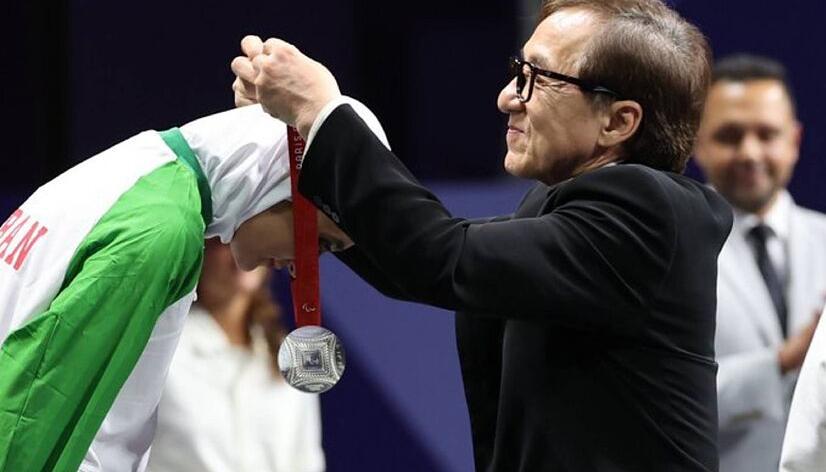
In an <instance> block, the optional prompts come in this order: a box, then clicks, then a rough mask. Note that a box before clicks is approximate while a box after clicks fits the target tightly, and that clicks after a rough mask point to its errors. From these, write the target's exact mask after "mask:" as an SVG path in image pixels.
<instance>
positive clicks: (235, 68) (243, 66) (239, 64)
mask: <svg viewBox="0 0 826 472" xmlns="http://www.w3.org/2000/svg"><path fill="white" fill-rule="evenodd" d="M256 57H258V56H256ZM230 68H231V69H232V73H233V74H235V75H236V76H238V78H240V79H241V80H245V81H247V82H252V81H254V80H255V76H256V75H258V69H256V68H255V66H254V65H253V62H252V61H250V60H249V58H246V57H244V56H238V57H236V58H235V59H233V60H232V63H231V64H230Z"/></svg>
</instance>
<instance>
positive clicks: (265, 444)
mask: <svg viewBox="0 0 826 472" xmlns="http://www.w3.org/2000/svg"><path fill="white" fill-rule="evenodd" d="M268 274H269V272H268V271H267V270H266V269H263V268H259V269H256V270H255V271H253V272H242V271H240V270H239V269H238V268H237V266H236V264H235V261H234V260H233V258H232V254H231V251H230V248H229V246H226V245H223V244H221V243H220V241H218V240H217V239H210V240H207V244H206V252H205V255H204V269H203V274H202V276H201V280H200V282H199V283H198V301H197V303H196V304H195V305H193V307H192V311H191V312H190V315H189V317H188V318H187V320H186V325H185V328H184V331H183V334H182V335H181V341H180V343H179V345H178V349H177V351H176V352H175V357H174V358H173V360H172V365H171V366H170V370H169V377H168V378H167V382H166V387H165V389H164V393H163V396H162V397H161V403H160V407H159V420H158V430H157V432H156V435H155V441H154V442H153V444H152V453H151V455H150V461H149V470H150V471H152V472H187V471H192V472H196V471H197V472H234V471H256V472H320V471H322V470H324V453H323V451H322V449H321V418H320V413H319V402H318V396H317V395H310V394H306V393H302V392H299V391H298V390H296V389H293V388H292V387H290V386H289V385H287V383H286V382H285V381H284V380H283V379H282V378H281V374H280V373H279V372H278V367H277V366H276V362H275V358H276V355H277V352H278V347H279V346H280V344H281V340H282V339H283V337H284V335H285V330H284V327H283V325H282V323H281V318H280V315H281V310H280V309H279V307H278V305H276V304H275V303H274V302H273V300H272V298H271V296H270V293H269V291H268V288H267V281H268Z"/></svg>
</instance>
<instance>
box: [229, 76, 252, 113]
mask: <svg viewBox="0 0 826 472" xmlns="http://www.w3.org/2000/svg"><path fill="white" fill-rule="evenodd" d="M232 91H233V92H234V95H235V106H236V107H238V108H240V107H245V106H247V105H254V104H256V103H258V100H257V98H256V96H255V93H256V92H255V86H254V85H252V84H249V83H247V82H245V81H243V80H241V79H239V78H237V77H236V79H235V81H234V82H233V83H232Z"/></svg>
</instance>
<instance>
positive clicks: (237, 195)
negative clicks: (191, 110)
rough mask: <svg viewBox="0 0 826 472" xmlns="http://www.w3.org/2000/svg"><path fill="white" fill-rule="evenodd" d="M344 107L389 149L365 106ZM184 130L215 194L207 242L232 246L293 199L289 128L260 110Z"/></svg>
mask: <svg viewBox="0 0 826 472" xmlns="http://www.w3.org/2000/svg"><path fill="white" fill-rule="evenodd" d="M343 101H344V102H345V103H348V104H349V105H351V106H352V107H353V109H354V110H355V111H356V113H358V115H359V116H361V118H362V119H363V120H364V121H365V122H366V123H367V124H368V126H369V127H370V129H371V130H373V133H375V134H376V136H377V137H378V138H379V139H380V140H381V141H382V142H384V143H385V144H387V137H386V136H385V134H384V130H383V129H382V128H381V124H380V123H379V121H378V119H377V118H376V117H375V115H373V113H372V112H371V111H370V110H369V109H368V108H367V107H366V106H364V105H363V104H362V103H360V102H358V101H356V100H354V99H352V98H349V97H344V100H343ZM180 129H181V133H182V134H183V136H184V138H185V139H186V142H187V143H188V144H189V147H190V148H192V151H193V152H194V153H195V155H196V157H197V158H198V162H199V163H200V164H201V169H203V172H204V175H205V176H206V179H207V182H208V183H209V188H210V191H211V192H212V223H211V224H210V225H209V226H208V227H207V229H206V234H205V237H207V238H211V237H213V236H219V237H220V238H221V242H223V243H228V242H229V241H231V240H232V237H233V235H234V234H235V231H236V230H237V229H238V227H239V226H240V225H241V223H243V222H245V221H247V220H248V219H250V218H251V217H253V216H255V215H257V214H259V213H261V212H263V211H265V210H266V209H268V208H270V207H272V206H273V205H275V204H277V203H279V202H281V201H283V200H290V199H291V194H290V163H289V159H288V149H287V127H286V125H285V124H284V123H283V122H281V121H279V120H277V119H275V118H273V117H272V116H270V115H269V114H267V113H266V112H265V111H264V110H263V109H262V108H261V106H260V105H251V106H247V107H242V108H236V109H233V110H229V111H225V112H222V113H217V114H215V115H210V116H206V117H204V118H200V119H198V120H195V121H192V122H190V123H187V124H185V125H183V126H181V128H180Z"/></svg>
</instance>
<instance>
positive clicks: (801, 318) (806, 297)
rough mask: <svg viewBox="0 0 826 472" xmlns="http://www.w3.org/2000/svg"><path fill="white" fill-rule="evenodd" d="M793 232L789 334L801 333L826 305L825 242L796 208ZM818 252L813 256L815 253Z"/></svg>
mask: <svg viewBox="0 0 826 472" xmlns="http://www.w3.org/2000/svg"><path fill="white" fill-rule="evenodd" d="M790 218H791V225H790V231H789V248H788V257H789V271H788V272H789V285H788V299H789V333H790V334H793V333H796V332H798V331H799V330H800V329H801V328H802V327H803V326H804V325H805V324H806V323H808V322H809V321H810V320H811V319H812V316H813V315H814V312H815V311H816V310H817V309H818V308H819V306H818V305H819V304H820V303H822V298H821V297H822V296H823V291H824V290H826V286H824V281H823V279H822V277H819V274H821V273H822V272H823V268H822V267H820V264H822V260H823V258H822V257H819V256H820V254H819V253H820V246H821V245H823V244H824V241H823V240H822V239H821V240H819V241H818V240H817V239H818V238H822V236H823V235H821V234H812V233H811V228H809V227H807V225H806V221H805V215H803V214H802V212H801V211H800V209H799V208H798V207H797V206H796V205H794V206H792V209H791V215H790ZM813 251H814V252H816V253H815V254H813V253H812V252H813Z"/></svg>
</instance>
